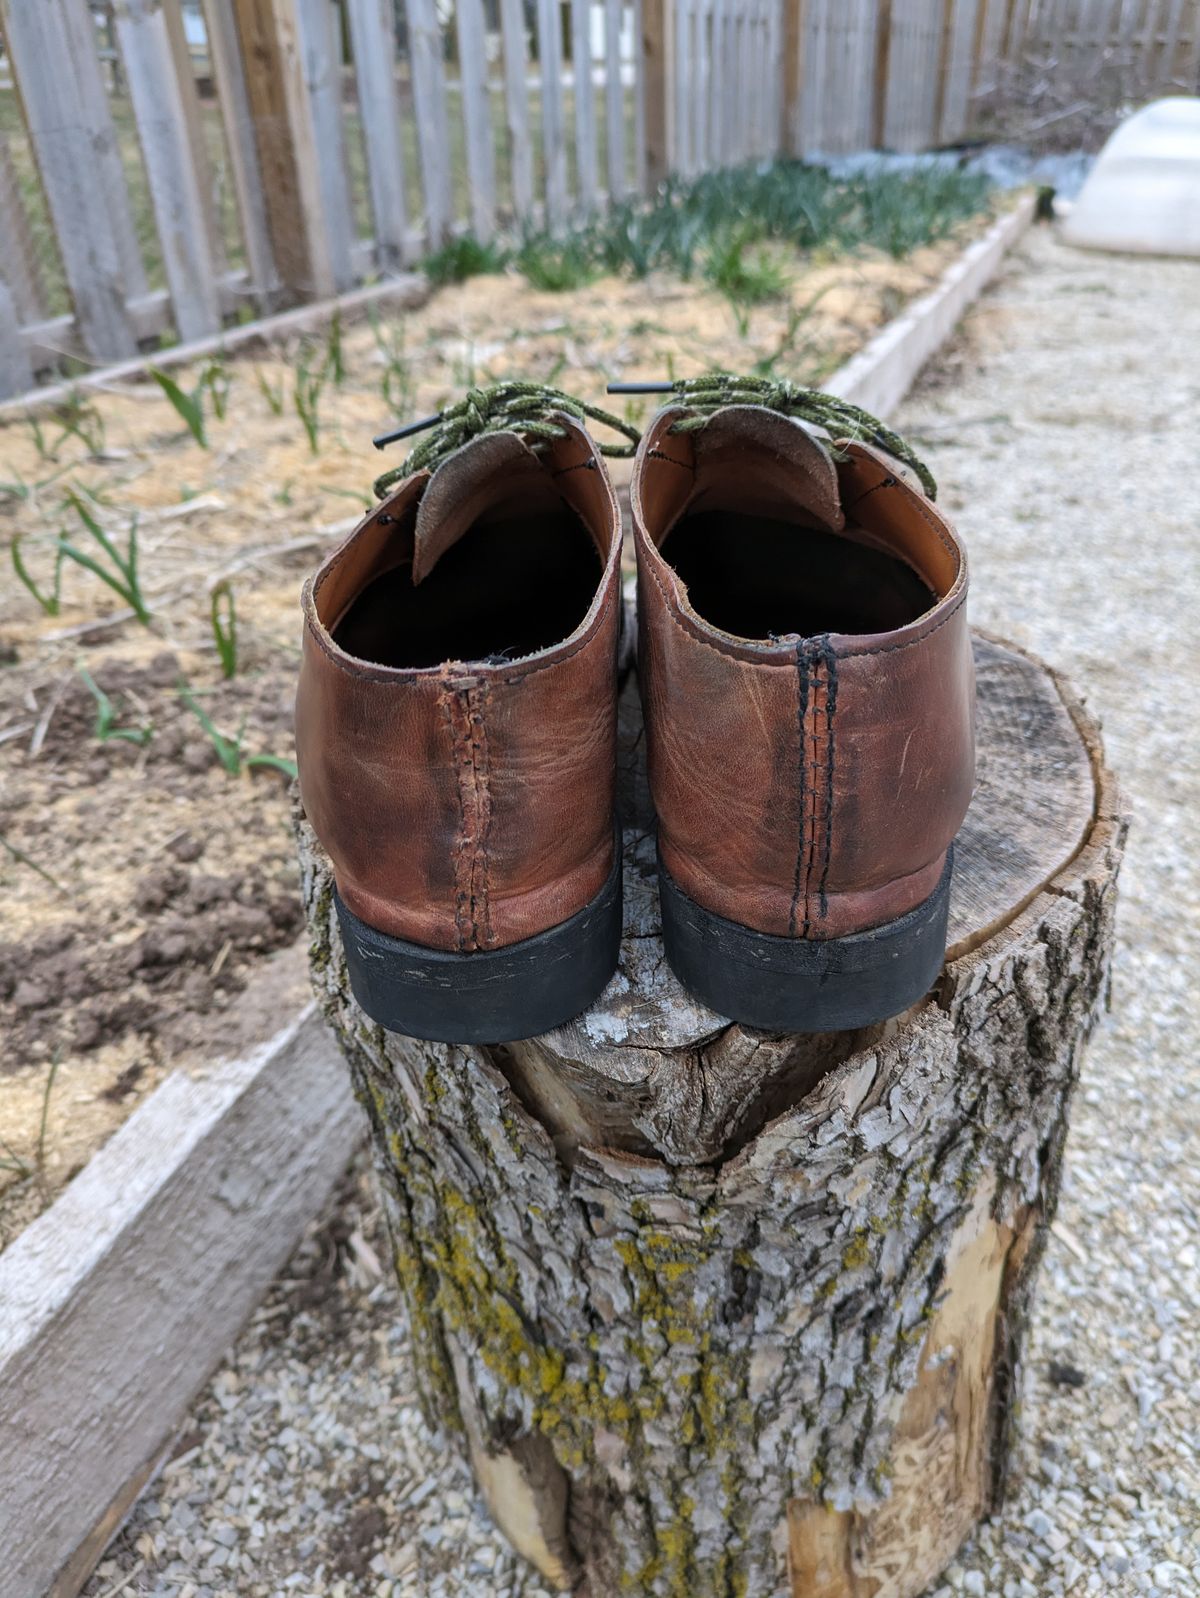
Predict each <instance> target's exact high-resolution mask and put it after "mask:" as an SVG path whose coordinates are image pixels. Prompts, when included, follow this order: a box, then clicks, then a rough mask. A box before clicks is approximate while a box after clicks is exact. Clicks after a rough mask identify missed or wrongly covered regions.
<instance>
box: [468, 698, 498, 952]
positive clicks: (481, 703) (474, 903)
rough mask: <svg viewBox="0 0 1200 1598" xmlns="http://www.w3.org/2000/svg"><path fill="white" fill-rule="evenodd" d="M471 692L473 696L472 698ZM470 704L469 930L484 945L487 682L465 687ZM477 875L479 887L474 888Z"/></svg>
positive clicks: (489, 936) (488, 930) (488, 913)
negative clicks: (472, 831)
mask: <svg viewBox="0 0 1200 1598" xmlns="http://www.w3.org/2000/svg"><path fill="white" fill-rule="evenodd" d="M472 692H473V693H474V695H475V698H474V699H473V700H472V699H471V694H472ZM467 697H468V700H469V701H470V703H471V706H472V709H471V725H472V727H473V728H476V729H477V730H478V736H477V737H473V738H472V743H471V752H472V763H473V775H474V779H475V798H476V803H477V805H478V807H479V816H478V827H479V836H478V838H477V840H476V843H475V861H474V865H473V867H472V871H471V931H472V933H473V934H474V937H475V942H476V945H477V946H478V947H481V948H486V947H488V946H489V945H490V944H492V943H494V942H495V941H496V938H495V933H494V932H493V931H492V895H491V884H490V883H489V881H488V875H489V864H490V862H489V859H488V842H489V840H490V838H491V834H492V786H491V756H490V753H489V750H488V737H487V704H488V684H487V682H486V680H481V681H480V682H478V683H476V684H475V687H474V689H473V690H471V689H468V690H467ZM476 874H478V881H479V885H478V889H477V888H476Z"/></svg>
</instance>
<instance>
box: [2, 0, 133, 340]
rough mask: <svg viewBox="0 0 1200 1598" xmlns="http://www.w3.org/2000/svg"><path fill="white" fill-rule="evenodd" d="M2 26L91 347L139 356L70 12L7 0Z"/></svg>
mask: <svg viewBox="0 0 1200 1598" xmlns="http://www.w3.org/2000/svg"><path fill="white" fill-rule="evenodd" d="M0 23H2V24H3V28H4V37H5V42H6V44H7V47H8V51H9V60H10V63H11V66H12V70H13V75H14V77H15V79H16V82H17V86H18V88H19V90H20V94H21V103H22V105H23V107H24V110H25V117H26V121H27V125H28V128H29V135H30V138H31V139H32V141H33V150H34V157H35V159H36V161H37V164H38V170H39V172H40V173H41V178H42V186H43V188H44V189H45V191H46V201H47V204H48V205H49V207H50V215H51V217H52V219H53V222H54V231H55V233H56V235H57V238H58V248H59V254H60V255H61V257H62V263H63V271H64V272H65V274H66V278H67V284H68V287H69V288H70V291H71V298H72V300H73V301H74V305H75V316H76V322H77V325H78V328H79V332H80V335H81V337H82V340H83V344H84V347H85V348H86V350H87V352H88V354H89V355H92V356H94V357H95V358H96V359H97V360H103V361H119V360H125V359H127V358H129V357H131V356H132V355H133V354H134V353H135V348H136V346H135V344H134V339H133V333H132V331H131V329H130V326H129V320H128V317H127V316H126V313H125V293H126V281H125V274H124V271H123V268H122V261H121V256H120V252H119V250H118V247H117V241H116V239H115V237H114V234H113V225H112V224H113V217H112V213H111V212H110V210H109V208H108V199H109V196H108V192H107V186H106V184H105V182H104V180H103V167H102V166H101V168H100V169H99V170H98V169H97V158H96V149H97V146H96V144H95V142H94V140H93V137H92V132H93V131H94V130H93V129H91V128H89V126H88V123H87V120H86V117H87V109H88V108H87V105H86V103H85V102H84V101H83V100H81V99H80V97H79V96H78V95H75V94H74V93H73V90H74V88H75V84H74V82H73V81H72V80H73V77H74V74H73V72H72V71H71V70H70V69H69V68H68V70H67V71H66V72H65V73H64V63H71V64H72V65H73V62H72V56H71V53H70V41H69V39H68V36H67V32H66V27H65V24H64V19H63V8H62V6H61V4H60V3H59V0H40V3H39V4H38V5H36V6H30V5H26V4H23V3H22V0H0ZM64 77H65V78H66V80H67V81H66V83H64Z"/></svg>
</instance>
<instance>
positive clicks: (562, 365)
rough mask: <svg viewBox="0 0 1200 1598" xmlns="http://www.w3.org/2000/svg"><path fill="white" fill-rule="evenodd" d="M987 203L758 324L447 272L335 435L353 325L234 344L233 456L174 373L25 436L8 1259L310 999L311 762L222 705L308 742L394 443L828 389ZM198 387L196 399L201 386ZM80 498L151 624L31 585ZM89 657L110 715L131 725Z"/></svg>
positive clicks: (2, 822) (0, 748)
mask: <svg viewBox="0 0 1200 1598" xmlns="http://www.w3.org/2000/svg"><path fill="white" fill-rule="evenodd" d="M987 220H988V219H987V218H981V219H979V220H978V221H976V222H975V223H972V224H969V225H967V226H966V227H964V228H963V229H962V230H960V233H959V235H958V236H957V237H956V238H954V239H950V240H946V241H945V242H943V243H942V244H940V245H937V246H932V247H929V248H926V249H922V250H920V251H918V252H916V253H915V254H914V255H913V256H912V257H910V258H909V259H907V260H905V261H901V262H897V261H893V260H891V259H890V258H888V257H884V256H875V255H870V254H864V255H860V256H856V257H854V258H850V259H842V260H830V261H822V260H819V259H815V260H813V259H801V258H800V257H799V256H794V257H793V259H792V260H791V261H790V262H789V263H788V266H789V270H791V271H792V273H793V277H792V284H791V288H790V291H789V295H788V297H787V298H786V299H781V300H780V301H777V302H773V303H770V304H766V305H761V306H756V307H754V308H752V309H749V310H748V311H741V312H739V313H735V311H734V308H733V307H732V306H731V305H730V303H729V302H728V301H727V300H726V299H725V298H724V297H723V296H722V295H720V294H719V293H717V292H716V291H715V290H710V289H706V288H704V287H702V286H701V285H699V284H698V283H695V282H692V283H684V282H682V281H680V280H679V279H676V278H673V277H669V276H665V275H655V276H651V277H650V278H648V279H646V280H644V281H642V282H629V281H625V280H620V279H607V280H604V281H601V282H598V283H594V284H592V285H590V286H589V287H587V288H585V289H581V290H578V291H576V292H573V293H569V294H554V293H546V292H540V291H537V290H534V289H533V288H531V287H530V286H529V284H528V283H527V282H525V281H524V280H523V279H521V278H519V277H517V276H515V275H511V274H505V275H498V276H488V277H479V278H475V279H472V280H471V281H469V282H467V283H465V284H462V285H459V286H455V287H450V288H445V289H442V290H440V291H438V292H437V293H435V294H434V295H433V296H432V297H431V298H430V299H429V300H428V302H427V303H426V304H425V305H424V306H423V307H422V308H421V309H419V310H416V311H413V312H409V313H408V314H407V315H405V316H404V317H395V318H389V319H387V320H382V321H380V320H376V321H375V322H373V323H369V322H363V323H359V324H357V325H354V326H348V327H346V328H345V329H344V330H343V333H342V337H341V359H342V364H343V366H344V375H343V377H342V380H341V381H340V383H339V382H336V381H335V380H334V378H333V377H332V376H330V377H329V378H328V379H327V381H326V383H325V386H324V388H323V390H322V392H321V395H320V400H319V404H318V408H317V425H318V438H317V447H316V449H312V448H310V445H309V442H308V440H307V438H306V436H305V431H304V428H303V427H302V425H301V422H300V419H299V417H298V415H297V412H296V409H295V389H296V381H297V372H298V370H299V369H300V368H301V367H302V366H303V365H304V364H305V363H307V365H308V366H309V367H310V369H311V368H314V367H316V366H319V365H320V363H321V361H322V360H323V359H325V358H326V356H327V355H328V354H329V345H328V343H327V342H326V341H325V340H324V339H322V340H320V341H318V342H317V343H315V344H314V343H310V344H309V345H308V346H302V345H294V346H291V347H289V348H286V349H277V350H272V351H271V352H269V353H267V354H265V355H257V356H247V357H241V358H239V359H237V360H236V361H231V362H230V364H229V366H228V368H227V375H228V377H229V379H230V388H229V394H228V401H227V407H226V414H225V417H224V419H223V420H219V419H217V418H215V417H214V416H212V414H211V406H210V414H209V420H208V429H207V431H208V447H207V448H201V447H200V446H199V445H198V444H197V443H196V442H195V441H194V440H193V439H192V437H191V436H190V434H188V433H187V432H186V431H184V430H183V428H182V426H181V424H180V420H179V417H178V416H177V414H176V412H175V410H174V409H173V408H172V407H171V405H170V404H169V403H168V401H167V400H166V398H165V397H164V395H163V394H162V392H161V391H160V390H159V388H158V387H157V386H156V385H155V384H154V383H153V382H152V381H150V380H149V379H146V380H144V381H140V382H135V383H131V384H123V385H121V386H119V387H118V386H114V387H113V388H112V389H111V390H106V391H104V392H102V393H100V394H98V395H96V396H95V397H94V414H88V415H86V417H85V426H84V429H83V431H85V432H86V434H87V439H88V441H87V442H84V441H83V440H82V439H81V438H80V437H79V436H78V434H76V433H67V434H66V435H65V436H64V437H63V438H62V439H61V441H60V440H59V433H60V432H61V431H62V428H61V426H59V425H56V423H55V421H54V420H53V418H52V417H49V416H46V415H43V416H41V417H40V418H39V420H38V424H37V426H35V425H33V424H31V423H30V422H29V421H28V420H26V419H24V418H20V417H13V418H11V419H8V420H6V421H5V422H4V423H3V424H2V425H0V545H3V546H4V549H3V553H2V554H0V560H2V561H3V568H2V569H3V570H4V572H5V578H4V581H3V583H2V584H0V1036H2V1037H3V1039H4V1047H3V1051H2V1052H0V1248H3V1247H4V1245H5V1244H6V1243H7V1242H8V1241H9V1240H11V1238H12V1237H13V1236H15V1235H16V1233H17V1231H19V1230H20V1228H21V1227H22V1226H23V1225H25V1224H26V1223H27V1222H28V1220H29V1219H30V1218H31V1217H32V1216H33V1215H35V1214H37V1213H38V1212H39V1210H40V1209H41V1208H42V1207H43V1206H44V1205H45V1204H46V1203H47V1202H49V1200H50V1199H51V1198H52V1197H53V1195H54V1193H55V1192H57V1191H58V1190H59V1189H60V1188H61V1187H62V1186H63V1185H64V1183H65V1182H67V1181H68V1180H69V1179H70V1177H71V1176H72V1175H73V1174H74V1173H75V1172H76V1171H77V1170H78V1169H79V1168H80V1167H81V1165H82V1164H83V1163H84V1162H85V1161H86V1160H87V1158H88V1157H89V1155H90V1154H91V1153H92V1152H93V1151H94V1150H95V1149H96V1148H97V1147H99V1145H100V1144H101V1143H103V1141H104V1140H105V1139H106V1138H107V1137H108V1136H109V1135H110V1134H111V1133H112V1132H113V1131H114V1130H115V1129H116V1128H117V1127H118V1126H119V1125H120V1124H121V1123H122V1122H123V1121H124V1120H125V1118H126V1117H127V1116H128V1115H129V1114H130V1112H131V1111H132V1110H133V1109H134V1108H135V1106H136V1105H137V1104H138V1102H139V1101H140V1100H141V1099H142V1098H143V1097H144V1096H145V1095H146V1094H147V1093H148V1092H149V1091H150V1090H151V1089H152V1088H153V1087H154V1086H155V1085H156V1084H157V1083H158V1082H159V1081H160V1080H161V1079H162V1077H163V1075H164V1074H165V1073H167V1072H168V1071H170V1070H171V1069H174V1068H178V1067H180V1066H181V1065H182V1066H184V1067H185V1068H186V1067H189V1066H191V1065H192V1064H193V1063H197V1062H201V1061H203V1060H204V1059H205V1058H210V1059H211V1058H212V1057H213V1055H214V1054H218V1053H221V1052H226V1051H228V1050H229V1049H231V1048H238V1047H242V1046H245V1045H247V1044H249V1043H252V1042H255V1041H258V1040H260V1039H261V1038H263V1037H266V1036H269V1035H270V1033H271V1032H273V1031H274V1030H275V1029H276V1028H277V1027H278V1026H279V1025H281V1024H282V1023H283V1022H284V1021H285V1020H286V1019H287V1011H288V1007H289V1006H290V1005H292V1004H294V1003H298V1002H300V1000H301V999H302V997H303V992H304V989H303V980H302V975H301V974H300V967H299V964H298V963H297V962H293V964H292V967H291V968H290V977H289V982H290V986H288V985H286V984H285V985H284V987H283V988H282V989H281V987H280V985H279V984H278V983H277V984H275V985H273V986H271V987H269V988H264V992H266V993H268V994H269V997H267V998H265V999H263V1000H262V1001H261V1002H260V1003H258V1004H257V1005H256V1003H255V1001H254V997H253V994H254V989H253V987H252V988H251V991H250V993H249V994H246V993H245V990H246V989H247V986H248V984H251V979H252V978H253V977H254V975H255V973H256V971H257V970H258V968H259V967H260V966H261V965H262V964H263V962H264V961H265V960H266V959H268V958H270V957H271V956H272V954H273V952H274V951H279V950H282V949H284V948H286V947H287V946H288V945H290V944H291V943H292V942H293V941H294V940H295V938H296V935H297V932H298V930H299V928H300V924H301V915H300V909H299V902H298V898H297V883H296V869H295V864H294V861H293V856H292V839H291V833H290V828H289V820H288V786H289V784H288V778H287V776H286V774H285V773H281V772H280V771H279V770H277V769H274V768H272V767H269V766H268V767H259V768H257V769H254V770H252V771H248V770H247V769H245V768H243V770H241V771H240V772H237V773H230V772H229V771H227V770H226V769H225V768H224V766H223V765H222V763H221V761H220V759H219V757H218V750H217V747H216V745H215V744H214V741H213V739H212V738H211V737H210V735H209V733H208V731H206V729H205V727H204V725H203V724H202V721H201V719H200V716H199V714H198V713H197V709H196V707H197V706H198V707H199V708H200V710H202V711H203V713H204V715H205V716H207V717H208V718H209V720H210V721H211V723H212V725H213V726H214V727H215V728H216V729H217V730H218V731H219V732H220V733H221V734H223V735H224V736H225V737H226V738H227V739H229V740H236V738H237V736H238V734H239V732H240V744H241V749H242V751H243V753H244V754H245V755H247V756H250V755H270V756H273V757H278V758H281V759H284V760H287V759H288V758H290V757H291V755H292V752H293V751H292V730H291V718H292V696H293V691H294V674H295V669H296V664H297V661H298V658H299V649H298V641H299V639H298V635H299V614H298V605H297V599H298V594H299V589H300V584H301V581H302V579H303V576H304V574H305V572H306V571H307V570H309V569H310V568H311V567H312V566H313V565H314V564H315V563H316V561H317V560H318V558H319V557H320V555H321V554H322V552H323V551H324V550H325V549H327V548H328V547H329V546H330V545H331V544H332V543H333V542H335V541H336V540H337V539H338V538H340V537H341V536H343V535H344V534H345V532H347V531H348V530H349V529H350V527H352V526H353V525H354V523H355V521H356V520H357V519H358V517H359V516H360V515H361V514H362V512H363V510H364V509H365V508H367V507H368V506H369V505H370V504H371V503H373V498H372V495H371V490H370V484H371V479H372V477H373V476H374V475H375V474H376V473H377V472H378V471H380V470H381V469H383V468H384V467H386V466H388V465H391V464H395V461H396V459H397V458H398V456H397V455H396V454H395V453H393V454H391V455H389V456H388V457H386V458H384V457H381V456H379V455H377V454H375V452H374V451H373V450H372V449H371V447H370V438H371V435H372V434H373V433H374V432H376V431H378V430H379V429H380V427H381V425H383V424H384V423H386V422H387V421H388V420H389V419H390V418H391V417H392V416H393V415H396V414H399V415H400V416H401V417H402V418H403V417H411V416H417V415H423V414H427V413H430V412H432V411H435V410H437V409H438V408H439V407H440V406H441V405H443V404H444V403H446V402H447V401H448V400H449V399H451V398H452V397H454V396H455V395H456V394H458V393H460V392H461V390H462V389H463V388H464V387H465V386H467V385H470V384H473V383H482V382H486V381H490V380H493V379H496V378H499V377H504V376H529V377H535V378H538V379H539V380H542V381H549V382H553V383H556V384H557V385H559V386H561V387H565V388H568V389H571V390H573V391H575V392H577V393H579V394H580V395H581V396H582V397H585V398H588V399H593V400H598V401H603V388H604V383H605V381H607V380H611V379H617V378H621V377H624V378H633V377H638V376H644V377H649V378H658V377H668V376H672V377H682V376H687V375H690V374H693V373H698V372H702V371H705V370H708V369H710V368H711V367H713V366H726V367H729V368H732V369H736V370H741V371H745V370H750V369H752V368H754V366H755V363H762V365H761V367H760V369H767V370H772V371H775V372H778V373H779V374H780V375H788V376H793V377H798V378H800V379H801V380H805V381H809V382H817V381H819V380H820V379H821V378H822V377H823V376H825V375H827V374H828V373H829V372H830V371H832V370H833V369H834V368H835V367H836V366H837V365H838V364H839V363H840V362H841V361H842V360H844V359H845V358H846V357H847V356H849V355H850V354H852V353H853V352H854V351H855V350H857V349H858V348H860V347H861V345H862V344H863V343H864V342H865V341H866V339H867V338H869V337H870V335H871V334H872V333H873V332H875V331H876V330H877V329H878V328H879V327H880V326H881V325H882V324H883V323H884V322H885V321H887V320H888V319H889V318H890V317H891V316H893V315H895V313H896V312H897V310H898V309H899V308H900V307H901V306H902V305H903V304H904V303H905V302H906V301H907V300H909V299H910V298H912V297H913V296H915V295H917V294H919V293H922V292H924V291H926V290H927V289H928V288H930V287H931V286H932V285H933V283H934V282H935V281H936V280H937V278H938V277H939V276H940V275H941V273H942V271H943V270H944V269H945V267H946V266H947V264H948V263H949V261H950V260H951V259H952V258H953V257H954V255H955V254H956V253H957V252H958V250H959V249H961V247H962V243H963V241H964V239H965V238H967V237H969V236H971V235H972V234H973V233H976V232H978V231H980V230H981V228H982V227H983V226H984V225H985V224H986V221H987ZM174 375H175V376H176V378H177V379H178V381H179V382H180V384H181V386H182V387H183V388H184V389H185V390H189V389H190V388H191V387H192V386H193V385H194V384H195V382H196V380H197V377H198V375H199V374H198V372H196V371H191V372H188V371H176V372H175V374H174ZM650 403H652V402H649V401H647V402H645V403H644V404H643V402H641V401H633V402H631V405H630V409H629V411H628V414H629V415H630V416H631V417H632V418H633V419H635V420H637V419H640V418H641V417H643V416H645V415H646V414H647V410H648V406H649V405H650ZM277 409H278V414H277V413H276V412H277ZM39 429H40V436H39ZM627 473H628V468H627V465H626V464H625V463H618V472H617V475H618V476H619V477H622V476H624V477H627ZM68 490H74V491H76V492H77V493H78V492H80V491H82V492H83V493H84V494H85V495H90V496H92V498H91V499H85V500H84V503H85V504H86V505H88V506H89V507H90V512H91V513H92V514H94V515H95V517H96V518H97V519H98V520H99V521H100V523H101V524H102V525H103V527H104V528H105V529H106V531H107V532H108V534H109V536H110V537H111V538H113V539H114V541H115V543H116V545H117V547H118V549H121V550H123V549H124V547H125V542H126V540H127V538H128V536H129V529H130V526H131V524H132V522H133V520H134V518H136V519H137V527H138V549H139V557H140V571H141V582H142V587H143V591H144V593H145V595H146V597H147V600H148V603H149V606H150V610H151V617H152V619H151V622H150V624H149V625H147V626H142V625H140V624H139V623H138V621H137V619H136V618H135V617H133V616H132V615H131V613H130V611H129V610H128V608H127V607H125V606H124V605H123V603H122V601H121V600H120V598H119V596H118V595H117V594H115V593H114V592H112V590H110V589H109V588H107V587H105V586H104V585H103V584H102V583H101V582H100V581H99V580H98V578H97V577H96V576H95V575H94V574H93V573H91V572H89V571H87V570H85V569H83V568H81V567H79V566H77V565H75V564H73V563H72V562H70V561H66V562H64V563H63V566H62V574H61V576H62V581H61V603H60V606H59V609H58V612H57V614H54V615H46V614H43V612H42V611H41V609H40V608H39V606H38V604H37V603H36V602H35V600H34V599H33V598H32V597H31V595H30V594H29V593H28V592H27V591H26V589H25V587H24V586H22V585H21V584H20V583H19V582H18V581H17V580H16V579H15V577H14V574H13V569H12V566H11V564H10V562H9V557H8V548H9V546H11V544H12V543H13V541H14V540H19V541H20V552H21V555H22V557H23V560H24V564H25V566H26V567H27V568H28V570H29V571H30V573H31V575H32V577H33V579H34V581H35V582H36V583H37V585H38V586H39V587H40V588H41V589H42V591H43V592H49V591H51V589H52V587H53V573H54V551H55V542H56V539H57V538H58V536H59V534H60V533H62V532H64V531H65V532H67V533H68V535H69V536H70V538H71V539H72V541H73V542H74V543H75V544H76V545H77V546H78V547H79V548H80V549H83V550H87V551H88V552H90V553H98V550H97V547H96V546H95V545H94V543H92V542H91V540H90V538H89V536H88V534H87V533H86V531H85V530H84V527H83V524H82V522H81V519H80V516H79V514H78V511H77V510H76V509H75V508H74V507H73V506H72V505H71V503H69V502H68V500H67V499H66V494H67V492H68ZM223 579H224V580H227V581H228V582H229V583H230V585H231V587H232V589H233V593H234V598H235V603H236V614H237V671H236V675H235V676H234V677H233V678H232V679H230V680H226V679H225V678H224V677H223V675H222V672H221V667H220V661H219V659H218V654H217V649H216V647H215V644H214V639H213V633H212V625H211V621H210V595H211V590H212V588H213V586H214V584H216V583H217V582H219V581H221V580H223ZM81 672H86V673H87V674H89V675H90V677H91V679H92V681H93V682H94V683H95V685H96V687H97V688H98V689H99V690H100V691H101V692H102V693H103V694H104V695H106V696H107V698H108V700H109V701H110V702H111V707H112V716H111V721H110V726H109V729H108V733H109V735H108V736H107V737H105V738H102V737H100V736H97V725H98V724H97V702H96V699H95V696H94V694H93V692H92V690H91V688H90V687H89V686H88V683H87V681H86V680H85V678H84V677H83V676H82V675H81ZM185 688H186V691H187V693H188V694H189V695H190V696H191V703H189V702H188V700H187V699H185V698H184V697H183V690H184V689H185ZM122 733H123V734H125V736H121V735H120V734H122ZM281 993H282V994H283V997H281ZM239 995H243V997H241V998H240V999H239ZM231 1013H236V1020H231V1019H229V1017H230V1015H231ZM223 1018H225V1019H223Z"/></svg>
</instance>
